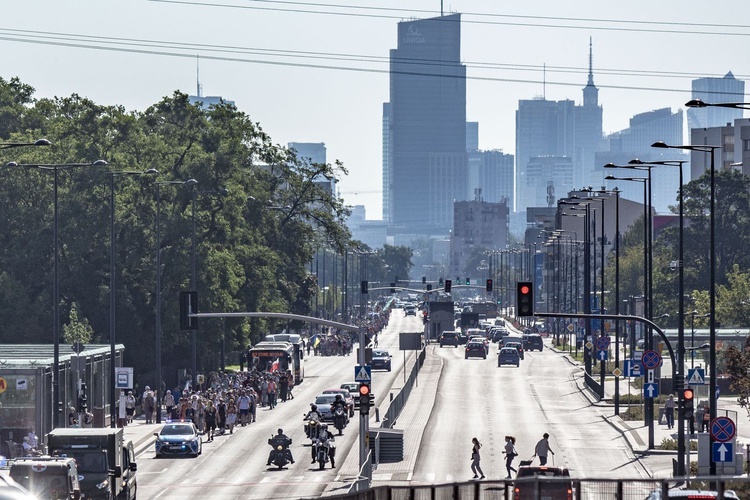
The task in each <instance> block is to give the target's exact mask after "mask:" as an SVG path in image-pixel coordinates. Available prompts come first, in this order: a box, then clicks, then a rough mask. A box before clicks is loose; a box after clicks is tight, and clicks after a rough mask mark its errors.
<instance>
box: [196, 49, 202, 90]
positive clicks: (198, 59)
mask: <svg viewBox="0 0 750 500" xmlns="http://www.w3.org/2000/svg"><path fill="white" fill-rule="evenodd" d="M195 83H196V87H197V89H196V90H197V92H198V97H203V87H202V86H201V56H200V55H196V56H195Z"/></svg>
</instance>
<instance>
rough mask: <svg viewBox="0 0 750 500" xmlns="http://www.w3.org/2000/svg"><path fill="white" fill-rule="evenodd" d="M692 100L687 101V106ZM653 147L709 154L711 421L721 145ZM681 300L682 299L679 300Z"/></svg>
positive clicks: (712, 409) (712, 468)
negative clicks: (716, 154)
mask: <svg viewBox="0 0 750 500" xmlns="http://www.w3.org/2000/svg"><path fill="white" fill-rule="evenodd" d="M691 103H692V101H690V102H688V106H689V105H690V104H691ZM651 147H654V148H662V149H665V148H668V149H683V150H686V151H698V152H701V153H708V154H709V155H710V156H711V167H710V173H709V177H710V199H711V201H710V205H711V209H710V214H709V217H710V218H709V225H710V230H709V255H710V260H711V264H710V267H709V291H708V295H709V314H710V315H711V316H710V319H709V344H710V347H711V349H710V351H709V356H708V357H709V365H711V372H710V378H709V380H710V382H709V386H710V388H709V391H708V401H709V409H710V412H711V415H710V416H711V421H713V420H714V419H715V418H716V391H715V390H714V388H715V387H716V383H717V373H716V372H717V369H716V181H715V169H714V152H715V151H716V150H717V149H721V146H709V145H705V144H703V145H694V146H693V145H682V146H670V145H668V144H666V143H664V142H661V141H659V142H655V143H654V144H652V145H651ZM680 302H682V300H681V301H680ZM713 443H714V439H713V437H710V436H709V447H710V448H709V449H712V448H713ZM709 473H710V474H711V475H712V476H713V475H715V474H716V462H714V461H713V460H711V463H710V468H709Z"/></svg>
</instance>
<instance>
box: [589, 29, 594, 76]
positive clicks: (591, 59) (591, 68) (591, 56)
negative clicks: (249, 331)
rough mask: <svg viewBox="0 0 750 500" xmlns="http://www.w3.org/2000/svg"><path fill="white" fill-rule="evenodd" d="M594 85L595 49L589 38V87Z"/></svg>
mask: <svg viewBox="0 0 750 500" xmlns="http://www.w3.org/2000/svg"><path fill="white" fill-rule="evenodd" d="M593 84H594V47H593V44H592V41H591V37H589V81H588V85H593Z"/></svg>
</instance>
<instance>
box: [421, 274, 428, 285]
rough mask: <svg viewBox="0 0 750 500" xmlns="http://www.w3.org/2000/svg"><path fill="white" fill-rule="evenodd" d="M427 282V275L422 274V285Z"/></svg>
mask: <svg viewBox="0 0 750 500" xmlns="http://www.w3.org/2000/svg"><path fill="white" fill-rule="evenodd" d="M425 283H427V276H422V284H423V285H424V284H425Z"/></svg>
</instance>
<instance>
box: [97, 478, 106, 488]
mask: <svg viewBox="0 0 750 500" xmlns="http://www.w3.org/2000/svg"><path fill="white" fill-rule="evenodd" d="M108 487H109V479H105V480H104V481H102V482H101V483H99V484H97V485H96V489H98V490H103V489H105V488H108Z"/></svg>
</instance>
